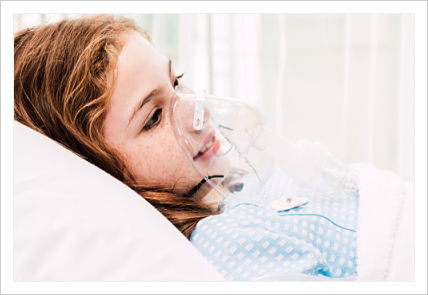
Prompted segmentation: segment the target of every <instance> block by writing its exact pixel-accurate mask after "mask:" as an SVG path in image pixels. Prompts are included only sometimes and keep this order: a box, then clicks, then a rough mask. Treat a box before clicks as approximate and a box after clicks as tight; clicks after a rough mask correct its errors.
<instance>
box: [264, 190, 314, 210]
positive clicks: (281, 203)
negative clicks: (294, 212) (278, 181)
mask: <svg viewBox="0 0 428 295" xmlns="http://www.w3.org/2000/svg"><path fill="white" fill-rule="evenodd" d="M307 203H309V199H308V198H298V197H296V196H294V195H290V194H288V195H286V196H285V197H283V198H281V199H277V200H273V201H272V202H271V204H270V205H271V207H272V209H274V210H276V211H277V212H281V211H288V210H291V209H294V208H297V207H301V206H304V205H306V204H307Z"/></svg>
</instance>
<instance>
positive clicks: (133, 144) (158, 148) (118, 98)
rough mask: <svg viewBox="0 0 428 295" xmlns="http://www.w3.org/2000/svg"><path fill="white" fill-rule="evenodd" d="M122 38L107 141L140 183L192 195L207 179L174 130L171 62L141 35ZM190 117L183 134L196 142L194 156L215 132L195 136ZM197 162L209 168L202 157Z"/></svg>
mask: <svg viewBox="0 0 428 295" xmlns="http://www.w3.org/2000/svg"><path fill="white" fill-rule="evenodd" d="M123 38H124V47H123V48H122V51H121V53H120V55H119V57H118V66H117V74H116V84H115V87H114V89H113V93H112V96H111V100H110V105H109V108H108V110H107V115H106V119H105V122H104V136H105V138H106V141H107V143H108V144H109V145H110V146H112V147H113V148H115V149H116V150H117V151H118V152H119V153H120V155H121V156H122V158H123V160H124V161H125V164H126V166H127V168H128V169H129V170H130V172H131V173H132V174H133V176H134V178H135V179H136V180H137V181H139V182H140V183H142V184H144V185H148V186H162V187H163V188H166V189H171V190H173V191H175V192H178V193H187V192H188V191H189V190H190V189H192V188H193V187H194V186H195V185H196V184H198V183H199V181H200V180H201V179H202V177H201V176H200V175H199V174H198V173H197V171H196V170H195V168H194V167H193V166H192V164H191V162H190V161H189V160H188V159H187V157H186V155H185V153H184V151H183V150H182V149H181V147H180V146H179V144H178V142H177V139H176V138H175V135H174V131H173V129H172V127H171V122H170V117H169V104H170V100H171V98H172V97H173V96H174V86H175V85H177V83H178V80H177V77H176V75H175V73H174V72H173V70H172V66H171V62H170V60H169V59H167V58H166V57H165V56H164V55H162V54H160V53H159V52H158V51H156V49H154V47H153V46H152V44H151V43H150V42H149V41H147V39H145V38H144V37H143V36H142V35H141V34H139V33H137V32H130V33H127V34H125V35H124V36H123ZM191 111H192V106H191V105H189V112H191ZM187 117H188V120H189V124H184V126H187V127H186V130H181V131H182V132H185V133H186V136H188V137H189V138H191V139H193V140H192V141H191V142H193V143H194V144H193V145H194V146H193V150H194V151H200V150H202V149H203V148H204V146H203V145H201V144H200V143H201V142H206V141H207V139H208V138H209V136H210V134H209V133H210V131H209V130H207V131H203V130H202V131H195V130H194V129H193V125H192V120H193V117H192V116H187ZM208 129H209V128H208ZM197 161H200V163H198V164H199V165H202V166H203V165H204V162H203V161H204V159H203V158H202V157H201V158H199V159H197ZM217 166H218V167H216V163H215V161H214V164H213V162H212V161H211V163H210V168H209V169H212V170H213V173H219V172H220V173H221V171H219V170H221V166H222V164H221V163H219V164H218V165H217ZM223 166H224V165H223ZM219 167H220V168H219Z"/></svg>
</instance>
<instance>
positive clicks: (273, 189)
mask: <svg viewBox="0 0 428 295" xmlns="http://www.w3.org/2000/svg"><path fill="white" fill-rule="evenodd" d="M251 177H254V176H249V177H247V178H246V179H244V183H245V186H244V189H243V190H242V191H241V192H239V193H235V194H230V195H228V196H226V197H225V199H224V203H223V207H224V211H223V212H222V213H221V214H218V215H214V216H210V217H207V218H204V219H202V220H201V221H200V222H199V223H198V225H197V226H196V228H195V230H194V232H193V234H192V236H191V239H190V241H191V242H192V244H193V245H194V246H195V247H196V248H197V249H198V250H199V251H200V252H201V253H202V254H203V255H204V256H205V257H206V258H207V259H208V260H209V261H210V262H211V263H212V264H213V266H214V267H215V268H217V270H218V271H219V272H220V273H221V274H222V275H223V276H224V277H225V278H226V279H228V280H256V279H263V278H269V277H272V276H275V275H276V276H278V275H280V274H287V273H288V274H293V273H294V274H295V273H302V274H310V275H314V276H326V277H331V278H344V279H352V278H353V277H355V276H356V274H357V272H356V267H357V265H356V225H357V216H358V212H357V210H358V191H357V190H356V189H355V188H352V189H349V188H348V189H345V188H344V187H342V189H340V185H339V184H337V183H335V181H334V179H332V178H327V177H319V178H318V179H317V180H316V181H314V182H313V184H312V185H310V186H308V187H306V188H305V189H303V188H300V187H298V186H296V185H293V182H292V181H291V179H290V178H289V177H287V176H286V175H285V174H283V173H282V172H281V171H279V170H274V171H272V172H271V173H270V176H269V178H268V180H267V182H266V186H265V187H264V189H263V190H262V191H260V192H258V193H257V194H256V193H254V191H256V190H255V189H254V187H252V183H254V182H255V181H254V179H252V178H251ZM338 188H339V189H338ZM332 192H333V194H332ZM332 195H334V196H332ZM284 197H285V198H294V199H296V198H297V199H299V198H302V197H304V198H306V199H307V200H308V202H307V203H305V204H302V205H301V206H297V207H294V208H289V209H284V210H281V208H277V207H272V205H271V204H272V201H273V200H276V199H281V198H284Z"/></svg>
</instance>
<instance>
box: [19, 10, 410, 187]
mask: <svg viewBox="0 0 428 295" xmlns="http://www.w3.org/2000/svg"><path fill="white" fill-rule="evenodd" d="M76 16H77V15H71V16H69V17H76ZM127 16H128V17H130V18H133V19H135V20H136V21H137V23H138V24H139V25H141V26H142V27H143V28H145V29H146V30H147V31H148V32H149V34H150V35H151V37H152V39H153V43H154V44H155V46H156V47H157V48H158V49H159V50H160V51H162V52H163V53H164V54H166V55H168V56H169V57H170V58H171V59H172V60H173V61H174V67H175V70H176V72H177V73H181V72H184V73H185V75H184V82H185V83H186V84H188V85H189V86H191V87H193V88H194V89H195V90H197V91H201V90H203V89H207V90H208V91H209V92H211V93H214V94H216V95H223V96H235V97H240V98H245V99H246V100H247V101H248V103H250V104H251V105H253V106H255V107H257V108H259V109H260V110H261V112H262V113H263V114H264V115H265V117H266V123H267V125H268V126H269V127H270V128H272V129H274V130H276V131H277V132H278V133H279V134H281V135H285V136H287V137H289V138H291V139H293V140H297V139H303V138H305V139H309V140H313V141H319V142H321V143H323V144H324V145H326V146H327V147H328V148H329V150H330V151H331V152H332V153H333V154H334V155H336V156H337V157H339V158H341V159H342V160H343V161H345V162H347V163H351V162H368V163H371V164H373V165H375V166H377V167H379V168H382V169H388V170H393V171H395V172H398V173H399V174H400V175H402V176H403V177H404V178H405V179H407V180H410V181H414V16H413V15H412V14H244V15H239V14H180V15H176V14H156V15H149V14H143V15H141V14H139V15H136V14H128V15H127ZM62 17H64V15H17V16H16V18H15V31H16V30H19V29H20V28H22V27H25V26H29V25H35V24H38V23H41V22H52V21H56V20H58V19H60V18H62Z"/></svg>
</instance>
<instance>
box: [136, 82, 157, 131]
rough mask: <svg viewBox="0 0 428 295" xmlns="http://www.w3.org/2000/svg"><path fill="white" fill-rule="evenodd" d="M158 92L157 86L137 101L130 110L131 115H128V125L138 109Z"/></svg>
mask: <svg viewBox="0 0 428 295" xmlns="http://www.w3.org/2000/svg"><path fill="white" fill-rule="evenodd" d="M158 92H159V88H155V89H153V90H152V91H150V93H149V94H148V95H147V96H146V97H145V98H143V99H142V100H141V102H140V103H138V104H137V105H136V107H135V108H134V110H133V111H132V115H131V116H130V117H129V120H128V126H129V124H130V123H131V121H132V119H133V118H134V117H135V114H136V113H137V112H138V110H140V109H141V108H142V107H143V106H144V105H145V104H147V103H148V102H149V101H151V100H152V98H153V96H155V95H156V94H157V93H158Z"/></svg>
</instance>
